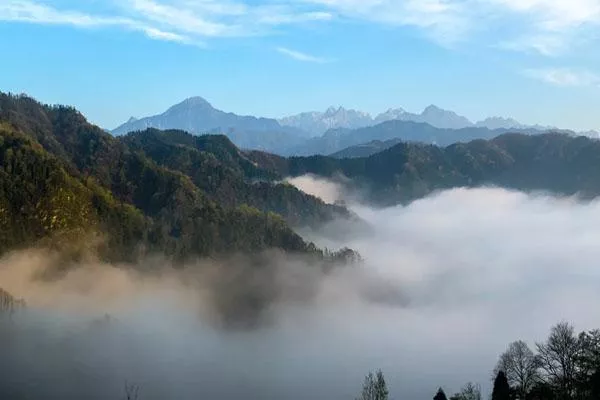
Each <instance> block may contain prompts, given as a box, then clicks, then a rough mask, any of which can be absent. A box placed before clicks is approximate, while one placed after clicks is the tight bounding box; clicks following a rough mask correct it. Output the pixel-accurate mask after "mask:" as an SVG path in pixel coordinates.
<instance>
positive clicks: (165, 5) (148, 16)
mask: <svg viewBox="0 0 600 400" xmlns="http://www.w3.org/2000/svg"><path fill="white" fill-rule="evenodd" d="M113 2H114V4H115V5H116V7H113V13H112V14H110V15H105V14H98V13H95V12H93V11H90V10H85V11H82V10H75V9H59V8H55V7H52V6H50V5H48V4H47V3H45V2H44V1H43V0H2V1H1V2H0V21H5V22H21V23H34V24H52V25H70V26H74V27H79V28H120V29H126V30H133V31H139V32H143V33H144V34H146V36H148V37H149V38H151V39H156V40H164V41H174V42H179V43H184V44H196V45H198V44H203V43H204V40H205V39H207V38H214V37H244V36H254V35H265V34H269V33H271V31H272V29H274V28H275V27H280V26H285V25H293V24H306V23H312V22H319V21H328V20H331V19H332V18H333V15H332V14H331V13H329V12H327V11H325V10H315V9H307V8H306V7H302V6H298V5H296V6H294V5H291V4H290V5H288V4H271V3H265V4H258V3H253V4H251V3H249V2H244V1H242V0H239V1H232V0H202V1H191V0H118V1H117V0H113ZM74 4H76V5H77V6H78V7H81V6H83V5H85V4H84V3H74ZM87 5H89V3H87Z"/></svg>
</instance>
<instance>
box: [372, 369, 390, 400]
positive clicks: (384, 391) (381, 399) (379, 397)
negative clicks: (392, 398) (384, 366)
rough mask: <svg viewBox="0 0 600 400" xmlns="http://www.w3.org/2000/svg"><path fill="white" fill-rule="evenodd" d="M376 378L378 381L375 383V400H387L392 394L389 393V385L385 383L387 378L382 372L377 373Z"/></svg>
mask: <svg viewBox="0 0 600 400" xmlns="http://www.w3.org/2000/svg"><path fill="white" fill-rule="evenodd" d="M376 378H377V381H376V382H375V399H376V400H387V399H388V396H389V394H390V393H389V391H388V388H387V384H386V383H385V378H384V376H383V372H381V370H378V371H377V376H376Z"/></svg>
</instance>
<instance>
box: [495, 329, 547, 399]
mask: <svg viewBox="0 0 600 400" xmlns="http://www.w3.org/2000/svg"><path fill="white" fill-rule="evenodd" d="M540 365H541V363H540V358H539V357H538V356H537V355H535V354H534V353H533V351H531V349H530V348H529V346H527V344H526V343H525V342H523V341H522V340H519V341H516V342H513V343H511V344H510V345H509V346H508V349H506V351H505V352H504V353H502V355H501V356H500V359H499V360H498V364H497V365H496V369H495V370H494V374H495V375H497V374H498V372H500V371H503V372H504V373H505V374H506V379H507V380H508V384H509V386H511V387H513V388H514V389H515V390H516V392H517V394H518V396H519V398H520V399H525V398H526V396H527V394H528V393H529V391H530V390H531V388H532V387H533V385H534V384H535V383H536V382H538V381H539V380H540V373H539V369H540Z"/></svg>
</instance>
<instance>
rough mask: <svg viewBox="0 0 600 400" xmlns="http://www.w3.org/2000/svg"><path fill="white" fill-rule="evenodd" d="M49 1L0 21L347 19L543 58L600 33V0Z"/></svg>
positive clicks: (207, 31) (276, 26)
mask: <svg viewBox="0 0 600 400" xmlns="http://www.w3.org/2000/svg"><path fill="white" fill-rule="evenodd" d="M53 3H54V4H57V2H53V1H51V0H0V21H13V22H29V23H43V24H62V25H71V26H76V27H80V28H83V27H87V28H90V27H104V28H109V27H112V28H121V29H127V30H135V31H140V32H143V33H144V34H146V35H147V36H148V37H150V38H152V39H157V40H168V41H175V42H180V43H186V44H195V43H201V42H204V41H205V40H207V39H210V38H215V37H230V38H231V37H246V36H256V35H269V34H274V33H277V34H280V33H282V32H283V33H285V32H286V30H285V29H284V28H285V27H288V26H291V25H306V24H324V23H332V22H336V21H348V20H352V21H360V22H363V23H369V24H379V25H382V26H386V27H402V28H405V29H412V30H415V31H417V32H420V33H421V34H422V35H423V36H424V37H426V38H429V39H430V40H432V41H434V42H436V43H438V44H441V45H443V46H446V47H454V46H457V45H460V44H464V43H468V44H469V45H473V44H474V45H484V46H485V47H490V46H493V47H496V48H502V49H504V50H511V51H520V52H528V53H535V54H539V55H543V56H557V55H561V54H564V53H567V52H572V51H575V50H574V49H577V48H579V47H582V46H584V45H588V41H589V38H590V37H595V36H597V35H598V34H600V0H104V1H103V2H97V1H79V2H77V1H75V0H73V1H71V2H68V3H70V4H72V6H71V9H64V7H65V6H64V4H67V2H65V1H61V2H58V3H59V4H63V8H60V7H59V6H57V5H54V6H50V4H53ZM98 3H106V4H111V5H112V8H110V10H111V12H110V13H109V14H106V13H104V14H102V13H100V14H99V13H98V11H97V8H96V9H94V7H93V5H94V4H98ZM53 7H54V8H53ZM345 26H348V25H345Z"/></svg>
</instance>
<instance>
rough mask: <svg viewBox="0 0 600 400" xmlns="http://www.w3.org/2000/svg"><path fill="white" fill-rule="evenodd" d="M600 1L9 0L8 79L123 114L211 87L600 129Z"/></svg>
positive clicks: (2, 25)
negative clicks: (435, 108)
mask: <svg viewBox="0 0 600 400" xmlns="http://www.w3.org/2000/svg"><path fill="white" fill-rule="evenodd" d="M599 35H600V0H291V1H281V0H280V1H277V0H0V51H1V53H0V54H2V55H3V58H2V62H0V90H2V91H12V92H25V93H28V94H30V95H32V96H34V97H36V98H38V99H39V100H41V101H43V102H47V103H63V104H70V105H73V106H75V107H77V108H79V109H80V110H81V111H82V112H83V113H84V114H85V115H86V116H87V117H88V118H89V119H90V120H91V121H92V122H94V123H97V124H99V125H101V126H103V127H106V128H114V127H115V126H117V125H118V124H120V123H121V122H124V121H125V120H126V119H127V118H129V116H132V115H133V116H137V117H141V116H146V115H150V114H155V113H159V112H162V111H164V110H165V109H166V108H168V107H169V106H170V105H172V104H174V103H177V102H179V101H181V100H183V99H184V98H186V97H190V96H195V95H200V96H203V97H205V98H206V99H207V100H209V101H210V102H211V103H213V105H214V106H216V107H217V108H220V109H223V110H226V111H232V112H236V113H239V114H253V115H261V116H269V117H280V116H284V115H287V114H293V113H297V112H301V111H309V110H323V109H325V108H327V107H328V106H330V105H343V106H345V107H351V108H357V109H361V110H365V111H369V112H372V113H378V112H382V111H384V110H386V109H388V108H392V107H403V108H405V109H407V110H408V111H413V112H417V111H421V110H422V109H423V108H424V107H426V106H427V105H429V104H431V103H433V104H436V105H438V106H440V107H443V108H448V109H452V110H454V111H456V112H458V113H460V114H463V115H465V116H467V117H469V118H471V119H473V120H477V119H482V118H484V117H486V116H491V115H502V116H510V117H515V118H517V119H519V120H521V121H522V122H525V123H542V124H551V125H555V126H559V127H564V128H573V129H578V130H585V129H600V68H599V67H600V45H599V44H600V42H599V40H598V36H599Z"/></svg>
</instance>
